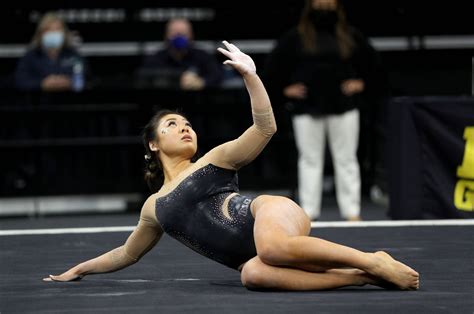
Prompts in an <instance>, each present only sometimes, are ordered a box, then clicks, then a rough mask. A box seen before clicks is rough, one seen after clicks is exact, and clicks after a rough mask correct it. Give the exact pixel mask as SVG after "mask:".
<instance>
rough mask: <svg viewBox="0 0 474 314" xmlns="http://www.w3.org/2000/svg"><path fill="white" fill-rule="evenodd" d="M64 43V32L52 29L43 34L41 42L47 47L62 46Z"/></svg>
mask: <svg viewBox="0 0 474 314" xmlns="http://www.w3.org/2000/svg"><path fill="white" fill-rule="evenodd" d="M63 43H64V32H61V31H51V32H46V33H44V34H43V37H42V38H41V44H42V45H43V47H44V48H46V49H55V48H60V47H61V46H62V45H63Z"/></svg>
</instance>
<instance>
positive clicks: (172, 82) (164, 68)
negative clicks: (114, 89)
mask: <svg viewBox="0 0 474 314" xmlns="http://www.w3.org/2000/svg"><path fill="white" fill-rule="evenodd" d="M164 39H165V48H164V49H162V50H159V51H158V52H157V53H156V54H154V55H152V56H147V57H145V59H144V61H143V64H142V66H141V67H140V69H139V70H138V73H137V76H138V79H139V80H143V79H147V78H151V79H152V81H153V85H154V86H157V87H163V88H171V89H181V90H202V89H204V88H206V87H216V86H219V84H220V83H221V80H222V75H223V73H222V68H221V66H220V65H219V63H218V62H217V59H216V58H215V56H213V55H211V54H209V53H207V52H206V51H204V50H201V49H199V48H197V47H195V46H194V44H193V30H192V25H191V23H190V22H189V20H187V19H184V18H174V19H171V20H169V21H168V23H167V24H166V30H165V38H164Z"/></svg>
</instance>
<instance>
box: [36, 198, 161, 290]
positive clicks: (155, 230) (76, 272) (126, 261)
mask: <svg viewBox="0 0 474 314" xmlns="http://www.w3.org/2000/svg"><path fill="white" fill-rule="evenodd" d="M155 199H156V197H155V196H154V195H152V196H150V197H149V198H148V199H147V200H146V202H145V204H144V205H143V208H142V211H141V214H140V221H139V222H138V225H137V227H136V229H135V230H134V231H133V232H132V234H131V235H130V236H129V237H128V239H127V241H126V242H125V244H124V245H122V246H120V247H118V248H116V249H113V250H111V251H109V252H107V253H105V254H102V255H100V256H98V257H96V258H93V259H90V260H88V261H85V262H83V263H80V264H78V265H76V266H74V267H72V268H71V269H69V270H68V271H66V272H64V273H62V274H61V275H58V276H53V275H49V277H48V278H44V279H43V280H44V281H73V280H80V279H82V278H83V277H84V276H86V275H90V274H100V273H109V272H114V271H117V270H120V269H123V268H125V267H127V266H130V265H132V264H135V263H136V262H138V260H140V258H141V257H142V256H143V255H145V254H146V253H147V252H148V251H149V250H151V249H152V248H153V247H154V246H155V245H156V244H157V243H158V241H159V240H160V238H161V236H162V235H163V230H162V229H161V227H160V226H159V224H158V222H157V221H156V219H155V218H154V217H153V216H154V215H153V214H154V209H155Z"/></svg>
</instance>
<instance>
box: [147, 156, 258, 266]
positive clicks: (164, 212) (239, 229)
mask: <svg viewBox="0 0 474 314" xmlns="http://www.w3.org/2000/svg"><path fill="white" fill-rule="evenodd" d="M236 192H239V188H238V178H237V172H236V171H235V170H229V169H224V168H221V167H218V166H215V165H213V164H208V165H206V166H204V167H202V168H200V169H198V170H196V171H195V172H193V173H191V174H190V175H189V176H188V177H186V178H185V179H184V180H183V181H181V182H180V183H179V185H178V186H177V187H176V188H175V189H174V190H173V191H171V192H170V193H168V194H166V195H164V196H162V197H159V198H157V199H156V208H155V210H156V217H157V218H158V221H159V223H160V225H161V227H162V228H163V230H164V231H165V232H166V233H168V234H169V235H170V236H172V237H173V238H175V239H177V240H178V241H180V242H181V243H183V244H185V245H186V246H188V247H190V248H191V249H193V250H194V251H196V252H198V253H200V254H202V255H204V256H206V257H209V258H211V259H213V260H215V261H217V262H219V263H222V264H224V265H226V266H228V267H231V268H234V269H238V267H239V266H240V265H241V264H243V263H245V262H247V261H248V260H249V259H251V258H252V257H254V256H256V255H257V252H256V248H255V244H254V239H253V225H254V219H253V217H252V213H251V212H250V204H251V202H252V199H251V198H249V197H246V196H243V195H240V194H236V195H234V196H232V197H231V198H230V200H229V202H228V206H227V209H228V214H229V217H227V216H226V215H225V214H224V213H223V210H222V206H223V203H224V200H225V199H226V198H227V197H228V196H229V195H230V194H232V193H236Z"/></svg>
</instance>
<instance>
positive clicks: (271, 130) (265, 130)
mask: <svg viewBox="0 0 474 314" xmlns="http://www.w3.org/2000/svg"><path fill="white" fill-rule="evenodd" d="M256 127H257V129H258V131H259V132H260V133H261V134H262V135H263V136H264V137H266V138H271V137H272V136H273V135H274V134H275V133H276V132H277V126H276V124H275V123H273V124H271V125H268V126H265V127H262V126H256Z"/></svg>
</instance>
